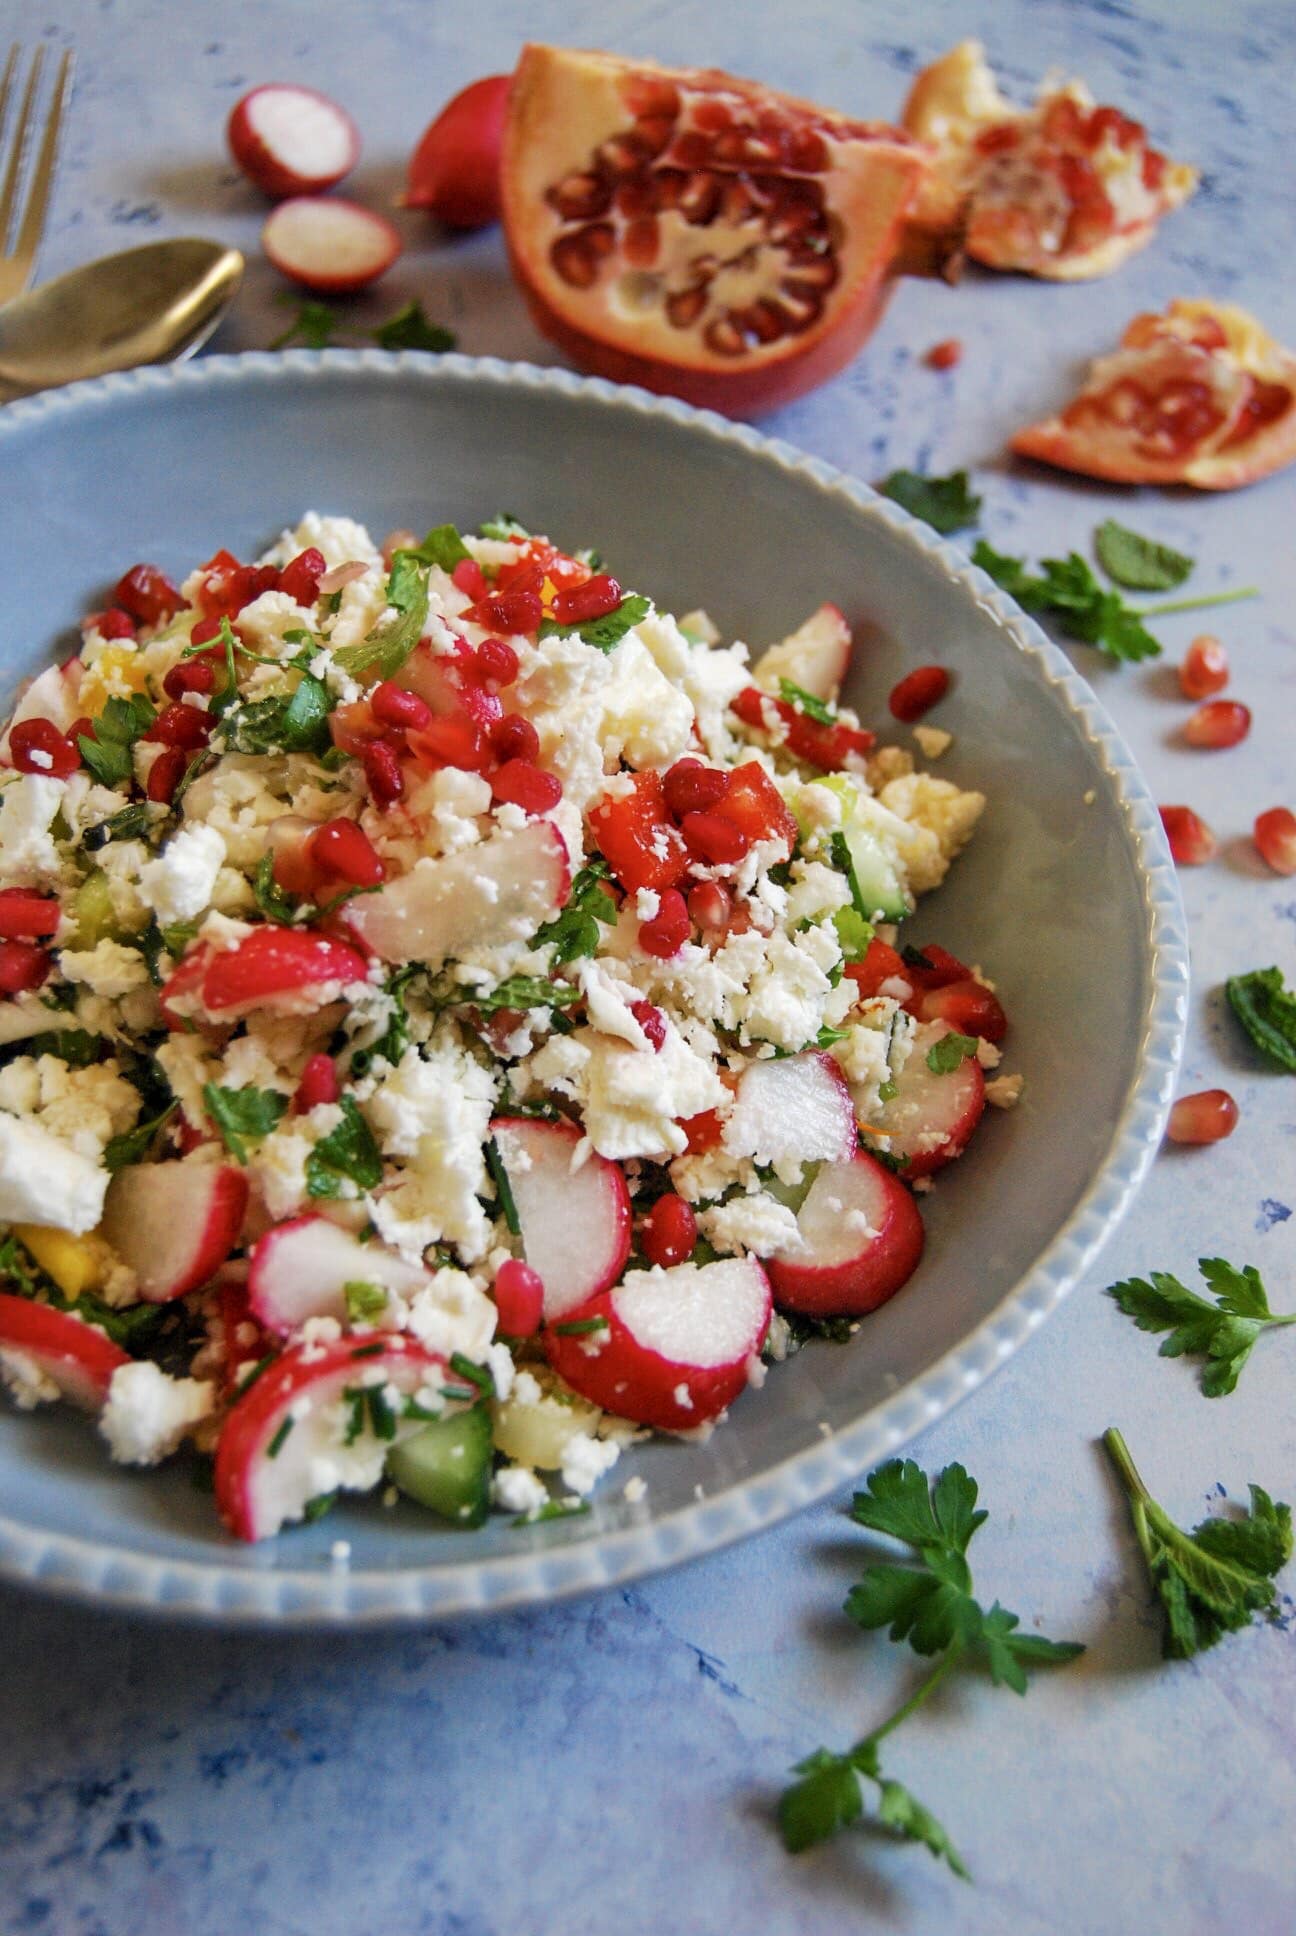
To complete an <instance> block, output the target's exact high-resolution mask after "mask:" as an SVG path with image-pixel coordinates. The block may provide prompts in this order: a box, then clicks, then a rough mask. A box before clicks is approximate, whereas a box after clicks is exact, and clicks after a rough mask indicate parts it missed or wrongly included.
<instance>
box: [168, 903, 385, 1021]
mask: <svg viewBox="0 0 1296 1936" xmlns="http://www.w3.org/2000/svg"><path fill="white" fill-rule="evenodd" d="M187 965H188V964H187V961H186V962H182V963H181V965H180V968H179V969H178V970H177V972H176V974H175V975H173V976H172V978H171V980H170V981H169V982H168V983H167V985H166V988H165V990H164V991H163V992H164V994H165V996H166V997H167V998H168V1001H169V1002H170V1005H171V1006H172V1007H173V1008H174V1007H175V1000H174V992H173V991H174V989H175V986H176V983H177V981H178V980H179V977H180V976H181V975H183V974H184V972H185V969H186V967H187ZM367 972H368V971H367V968H366V965H365V959H364V956H363V955H361V954H359V953H358V952H357V951H356V949H354V948H351V947H348V946H347V944H346V942H345V941H334V940H331V939H330V938H329V937H328V936H327V935H322V934H312V933H308V932H307V931H306V930H304V929H302V928H281V927H275V926H272V925H271V924H270V923H269V922H267V923H265V925H264V926H262V927H258V928H254V929H253V930H252V933H251V934H249V935H245V936H244V937H243V939H242V940H241V941H240V942H239V943H238V944H237V946H235V947H233V948H223V949H221V950H219V951H218V952H217V953H214V954H212V955H210V956H209V958H208V960H207V963H206V965H205V968H204V971H203V975H202V979H201V983H200V989H199V999H200V1001H201V1005H202V1007H203V1008H204V1009H205V1010H206V1011H207V1013H208V1014H209V1015H212V1016H215V1017H217V1018H218V1019H219V1020H220V1021H222V1022H232V1021H235V1020H236V1019H237V1018H238V1017H239V1016H242V1015H246V1014H248V1013H249V1011H250V1010H252V1009H256V1008H277V1009H281V1010H283V1011H285V1012H286V1013H289V1014H301V1013H303V1012H307V1011H311V1010H314V1009H316V1008H322V1007H323V1006H324V1005H325V1003H327V1002H331V1001H336V1000H337V997H338V995H339V994H340V993H341V991H342V989H343V988H346V987H349V986H352V985H354V984H355V983H356V982H363V981H364V980H365V979H366V976H367ZM180 1012H181V1013H183V1010H181V1011H180Z"/></svg>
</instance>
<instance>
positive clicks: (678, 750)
mask: <svg viewBox="0 0 1296 1936" xmlns="http://www.w3.org/2000/svg"><path fill="white" fill-rule="evenodd" d="M850 651H851V637H850V632H849V629H848V626H847V623H846V621H845V619H844V618H843V616H842V614H841V613H840V612H839V611H838V610H837V609H836V607H834V606H832V605H830V604H824V605H822V606H820V608H819V609H818V610H817V611H815V612H814V613H813V614H812V615H811V616H810V617H809V618H808V619H807V620H806V622H805V623H804V624H803V625H802V626H801V627H800V628H799V629H798V630H797V631H796V632H794V633H793V634H792V635H791V636H789V637H787V638H785V639H783V640H781V641H780V642H778V643H777V644H774V645H771V646H770V647H768V649H766V650H764V651H763V652H761V653H760V654H759V655H758V656H757V657H756V659H755V662H754V663H751V662H749V654H748V651H747V649H746V647H745V646H744V645H742V644H740V643H739V644H729V645H725V644H721V643H720V641H719V639H718V636H717V634H716V631H715V628H714V627H713V625H712V624H711V622H710V621H709V620H708V618H707V617H706V615H705V614H704V613H700V612H694V613H690V614H687V615H685V616H684V617H682V618H680V619H678V620H677V619H676V618H674V617H672V616H671V615H669V614H668V613H666V612H664V611H661V610H658V609H657V608H656V607H655V605H654V604H653V603H652V601H651V600H650V599H649V598H648V597H646V596H643V595H640V594H638V593H633V592H627V591H626V590H624V589H623V587H622V586H621V585H620V583H619V582H618V581H617V580H616V579H615V578H614V577H612V576H611V575H610V573H609V571H608V570H607V569H605V567H604V565H603V563H602V561H601V560H600V559H599V558H598V557H597V556H596V555H595V554H593V553H591V552H576V553H574V554H572V553H567V552H564V551H562V550H561V549H559V548H558V547H557V546H556V545H555V544H552V543H550V542H549V540H548V539H546V538H544V537H539V536H535V535H533V534H531V533H529V532H527V531H526V530H524V529H523V528H522V527H521V526H520V525H519V524H517V523H516V521H514V520H512V519H509V518H501V519H497V520H495V521H493V522H492V523H490V524H488V525H486V526H484V527H483V528H482V530H481V532H480V533H479V534H476V535H461V533H460V532H459V531H458V530H457V529H456V528H454V527H453V526H450V525H442V526H439V527H437V528H436V529H435V530H433V531H431V532H429V533H428V534H427V536H426V537H424V538H422V539H419V538H418V537H417V535H416V534H414V533H412V532H395V533H392V534H390V535H389V536H388V538H387V539H386V540H385V542H384V543H382V544H381V545H379V544H376V543H375V542H374V541H373V539H372V538H371V537H370V535H369V534H368V533H367V532H366V531H365V530H364V529H363V528H362V526H361V525H360V524H358V523H356V522H354V521H352V520H351V519H349V518H346V517H338V516H320V515H318V514H315V513H308V514H307V515H306V516H305V517H304V518H303V519H302V520H301V522H300V523H299V525H298V526H297V527H296V528H295V529H294V530H292V531H288V532H285V533H284V535H283V536H282V538H281V539H280V540H279V542H278V543H277V544H276V545H274V546H273V547H272V548H271V549H270V550H269V551H268V552H267V553H266V554H265V556H264V557H263V558H262V559H261V560H260V561H259V562H257V563H255V564H246V563H243V562H241V561H240V560H238V559H237V558H236V557H234V556H233V555H232V554H231V553H229V552H226V551H217V552H216V554H215V555H214V556H213V557H212V558H210V559H209V560H208V561H207V562H206V563H205V564H202V565H200V566H198V567H197V568H196V569H195V570H194V571H193V572H192V573H191V574H190V576H189V577H188V578H186V579H185V581H184V582H183V584H181V585H178V586H177V585H175V584H173V583H172V582H171V581H170V580H168V579H167V578H166V577H165V576H164V575H163V573H162V572H161V571H159V570H158V569H157V568H156V567H153V566H150V565H137V566H135V567H133V568H132V569H131V570H129V571H128V572H127V573H126V574H125V576H124V577H123V578H122V579H121V580H120V582H119V583H118V584H117V586H116V587H115V589H114V592H113V595H112V601H111V603H110V604H109V606H108V607H107V608H106V609H104V610H102V611H99V612H96V613H94V614H91V615H90V616H89V617H87V619H86V620H85V623H84V627H83V637H82V645H81V649H80V651H79V652H78V654H77V655H76V656H75V657H74V658H71V659H69V660H68V661H67V662H66V663H64V664H62V665H58V666H52V667H50V668H48V669H47V670H46V671H44V672H42V673H41V674H40V675H39V676H38V677H37V678H36V679H34V680H33V681H32V682H31V684H30V685H29V686H28V687H27V689H26V690H25V692H24V693H23V694H22V696H21V697H20V699H19V701H18V704H17V706H16V709H15V711H14V714H13V717H12V719H11V720H10V722H9V725H8V726H7V728H6V729H5V732H4V735H3V737H2V738H0V759H2V760H3V762H4V764H3V767H0V1273H2V1275H3V1283H2V1284H0V1372H2V1373H3V1376H4V1380H5V1382H6V1384H7V1385H8V1388H9V1390H10V1392H11V1394H12V1396H13V1398H14V1399H15V1400H16V1401H17V1403H18V1404H19V1405H20V1406H24V1407H32V1406H36V1405H40V1404H43V1403H44V1402H46V1401H49V1400H54V1399H57V1398H60V1397H61V1398H65V1399H68V1400H70V1401H72V1402H73V1403H74V1404H78V1405H80V1406H82V1407H84V1408H85V1409H86V1410H88V1411H90V1412H92V1413H93V1414H94V1415H95V1417H96V1419H97V1424H98V1429H99V1431H100V1433H101V1434H102V1437H103V1439H104V1441H105V1444H106V1448H107V1450H108V1452H109V1453H110V1454H111V1456H112V1457H113V1458H114V1459H117V1460H119V1461H122V1462H124V1463H127V1464H137V1465H149V1464H153V1463H155V1462H157V1461H159V1460H161V1459H164V1458H166V1457H168V1456H170V1455H171V1454H172V1453H174V1452H176V1451H177V1450H178V1449H179V1448H180V1447H181V1446H182V1445H184V1444H189V1445H190V1446H192V1447H193V1448H194V1449H195V1451H196V1453H197V1454H198V1455H200V1456H201V1457H203V1458H204V1459H208V1460H210V1466H211V1473H212V1481H213V1487H214V1497H215V1505H216V1508H217V1510H218V1512H219V1514H220V1517H221V1519H222V1521H223V1522H224V1524H225V1526H226V1527H227V1528H228V1529H229V1531H230V1532H231V1533H232V1534H233V1535H235V1536H236V1537H238V1538H241V1539H246V1540H257V1539H262V1538H266V1537H269V1536H271V1535H274V1534H276V1533H277V1532H279V1531H280V1529H281V1528H283V1527H284V1526H286V1525H289V1524H291V1523H292V1522H295V1521H300V1520H302V1519H313V1518H316V1517H318V1516H319V1515H320V1514H321V1513H323V1512H324V1511H326V1510H327V1509H328V1507H329V1506H330V1505H331V1504H332V1502H333V1500H334V1499H335V1498H336V1497H337V1496H338V1495H339V1493H341V1492H343V1491H361V1492H363V1491H380V1492H382V1493H383V1495H384V1496H386V1497H392V1496H398V1495H400V1494H404V1495H406V1496H408V1497H409V1498H412V1499H414V1500H416V1501H419V1502H420V1503H422V1504H423V1505H425V1506H426V1507H428V1508H429V1509H430V1510H431V1511H432V1512H433V1513H435V1514H436V1515H438V1517H439V1520H440V1522H441V1523H443V1524H445V1523H449V1524H454V1525H460V1526H475V1525H479V1524H481V1523H482V1521H483V1520H484V1518H485V1517H486V1515H487V1513H488V1512H489V1511H490V1510H491V1509H492V1508H495V1509H499V1510H503V1511H505V1512H508V1513H512V1514H514V1515H518V1516H522V1517H524V1518H527V1519H534V1518H536V1517H540V1516H545V1515H549V1514H553V1513H561V1512H564V1511H568V1510H574V1509H579V1507H580V1504H581V1502H582V1501H583V1500H584V1499H585V1498H586V1496H587V1495H588V1494H589V1493H590V1492H591V1491H592V1489H593V1488H594V1487H595V1485H596V1484H597V1483H598V1482H599V1481H600V1480H601V1479H602V1477H603V1475H604V1474H606V1473H607V1472H608V1471H609V1469H610V1468H611V1467H612V1466H613V1465H614V1464H615V1462H616V1459H617V1457H618V1455H619V1453H620V1450H621V1449H622V1447H623V1446H624V1445H625V1444H626V1443H627V1442H628V1441H630V1440H632V1439H634V1438H636V1437H640V1436H643V1435H645V1434H647V1433H651V1432H661V1433H676V1434H680V1433H688V1434H694V1435H697V1434H701V1435H705V1434H707V1433H709V1432H710V1431H711V1430H712V1429H713V1428H714V1427H715V1425H716V1424H717V1422H718V1421H720V1420H722V1418H723V1416H724V1414H725V1413H726V1412H727V1411H728V1409H729V1408H730V1407H731V1406H733V1405H734V1404H735V1403H741V1404H744V1405H747V1404H758V1403H759V1402H760V1398H759V1389H758V1388H759V1387H760V1386H761V1385H762V1384H763V1382H764V1380H765V1377H766V1374H767V1371H768V1369H769V1367H770V1365H771V1364H772V1363H776V1362H777V1361H778V1360H780V1359H782V1358H785V1357H786V1356H787V1355H788V1354H789V1352H791V1351H793V1350H795V1349H796V1348H797V1347H798V1346H799V1344H800V1343H801V1342H803V1341H804V1339H805V1338H806V1337H807V1336H808V1335H811V1334H813V1332H814V1331H815V1330H821V1331H822V1330H827V1331H828V1332H830V1333H831V1334H834V1335H840V1334H842V1333H844V1332H848V1331H850V1330H852V1329H854V1328H856V1327H857V1325H858V1323H859V1320H860V1319H861V1318H863V1317H864V1316H865V1315H866V1314H867V1313H868V1312H869V1311H871V1310H873V1309H875V1308H876V1307H877V1306H878V1305H879V1304H881V1303H882V1302H883V1301H884V1300H886V1299H887V1298H889V1297H890V1296H892V1295H893V1294H894V1293H895V1292H896V1291H898V1290H899V1289H900V1288H901V1286H902V1285H903V1284H904V1283H905V1282H906V1281H907V1280H908V1279H909V1277H910V1276H911V1275H912V1273H913V1272H914V1270H915V1269H916V1268H917V1266H918V1264H919V1260H920V1258H921V1254H922V1248H923V1225H922V1217H921V1211H920V1207H919V1205H920V1201H921V1197H922V1194H923V1193H924V1191H926V1190H928V1189H930V1188H931V1181H930V1179H931V1178H932V1176H933V1175H934V1173H935V1172H937V1171H938V1170H939V1169H940V1168H941V1167H942V1166H944V1165H945V1164H947V1163H949V1162H950V1161H951V1160H953V1159H954V1158H956V1157H958V1156H959V1155H960V1154H961V1152H962V1151H963V1149H964V1148H965V1147H966V1145H967V1143H968V1141H969V1139H970V1138H971V1136H972V1134H973V1133H974V1131H975V1130H976V1128H977V1126H978V1124H979V1122H980V1121H981V1118H982V1115H983V1112H984V1109H985V1105H986V1103H987V1101H990V1102H992V1103H994V1102H997V1103H1000V1104H1003V1105H1008V1104H1011V1103H1012V1102H1013V1101H1015V1100H1016V1096H1017V1093H1018V1091H1019V1089H1020V1079H1019V1078H1017V1077H1014V1076H1004V1075H994V1074H993V1073H992V1072H993V1071H994V1070H995V1068H996V1066H997V1064H998V1062H999V1059H1000V1047H999V1044H1000V1043H1001V1042H1002V1040H1003V1037H1004V1034H1005V1031H1006V1027H1007V1023H1006V1018H1005V1016H1004V1012H1003V1010H1002V1008H1001V1006H1000V1004H999V1001H998V999H997V997H996V995H995V992H994V988H993V985H992V984H991V983H990V982H989V981H988V980H986V978H985V977H984V976H983V975H982V973H981V971H980V969H979V968H978V967H975V966H972V965H969V964H966V963H964V962H962V961H960V960H959V959H958V958H957V957H956V956H954V955H953V954H951V953H949V952H948V951H947V950H945V949H944V948H943V947H941V946H939V945H937V944H935V943H933V942H929V941H926V940H924V942H923V944H922V945H921V946H920V947H915V946H912V945H906V943H905V941H904V940H903V939H902V937H901V935H900V933H899V928H900V924H901V923H902V922H904V921H905V920H906V919H907V918H908V917H909V916H910V915H911V914H912V913H913V911H914V909H915V906H916V904H917V901H918V898H919V897H920V896H922V895H924V894H926V893H927V892H929V891H930V890H932V889H934V888H936V887H938V886H939V884H940V882H941V880H942V879H943V878H944V876H945V874H946V872H947V870H948V868H949V866H950V863H951V861H952V860H953V859H954V858H955V856H956V855H957V853H958V852H959V850H960V849H961V848H962V847H963V845H964V844H965V843H966V842H967V840H968V839H969V838H970V837H971V835H972V833H973V831H974V828H975V826H976V823H977V821H978V819H979V817H980V815H981V813H982V811H983V808H984V805H985V800H984V797H983V795H982V794H980V793H978V792H971V791H965V790H961V789H960V788H958V787H957V786H955V785H953V784H952V783H950V782H948V781H945V780H943V779H941V778H939V777H938V776H936V775H934V774H933V773H931V772H930V771H927V770H922V769H920V767H919V766H918V764H917V763H916V761H915V757H914V755H913V753H912V752H911V751H909V750H908V749H907V748H906V747H903V746H898V745H889V746H887V745H879V744H878V743H877V741H876V738H875V735H874V733H873V731H872V730H870V729H869V727H867V726H866V725H864V724H862V723H861V722H860V720H859V718H858V717H857V716H856V714H855V713H853V712H852V711H850V710H848V709H846V708H844V707H841V706H839V705H838V704H837V703H836V702H837V694H838V691H839V688H840V685H841V682H842V679H843V676H844V674H845V672H846V668H847V665H848V661H849V657H850ZM945 683H947V680H946V679H945V677H944V675H941V674H940V673H939V672H938V671H937V669H936V668H931V667H927V668H920V669H919V671H918V672H916V673H914V674H911V675H910V677H909V678H908V679H906V680H904V681H902V682H901V686H900V687H897V688H896V691H895V692H894V693H893V694H892V711H893V713H894V714H895V715H896V717H897V718H900V719H905V720H908V721H912V720H913V719H914V718H915V717H916V716H917V715H918V714H919V713H920V712H921V711H922V710H923V709H924V708H925V706H926V705H928V704H929V703H931V701H932V700H933V699H934V698H936V697H937V696H938V695H939V693H940V691H941V690H943V686H944V684H945ZM915 737H916V739H917V742H918V745H919V748H920V750H921V751H922V752H923V753H924V754H925V755H926V756H927V757H928V758H937V757H939V754H940V753H941V752H942V751H943V750H944V747H945V745H947V744H948V738H949V736H948V735H947V734H944V733H942V732H940V731H939V730H938V729H935V728H931V727H927V726H918V727H916V728H915ZM748 1387H752V1388H753V1389H752V1391H751V1392H748V1391H747V1388H748ZM630 1483H631V1485H632V1486H635V1487H638V1488H640V1489H642V1486H643V1481H642V1480H639V1479H635V1480H632V1481H631V1482H630ZM393 1489H394V1491H393Z"/></svg>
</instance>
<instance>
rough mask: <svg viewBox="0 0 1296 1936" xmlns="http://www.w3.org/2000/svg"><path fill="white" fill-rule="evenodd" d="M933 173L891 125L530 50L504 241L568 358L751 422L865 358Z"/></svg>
mask: <svg viewBox="0 0 1296 1936" xmlns="http://www.w3.org/2000/svg"><path fill="white" fill-rule="evenodd" d="M928 167H929V156H928V154H927V151H926V150H925V149H924V148H923V147H922V146H921V145H920V144H919V143H918V142H916V141H914V140H912V139H911V138H910V137H908V136H907V135H905V134H903V133H902V132H900V131H899V130H897V129H895V128H891V127H888V126H886V125H885V124H881V123H872V122H860V121H853V120H850V119H848V118H847V117H846V116H844V115H839V114H834V113H831V112H829V111H828V110H826V109H823V108H818V107H815V106H813V105H811V104H809V103H807V102H803V101H797V100H794V99H792V98H791V97H789V96H787V95H783V94H779V93H776V92H775V91H774V90H772V89H769V88H763V87H759V86H757V85H756V84H754V83H752V82H749V81H741V80H736V79H735V78H734V77H733V76H731V75H728V74H724V73H720V72H718V71H716V70H701V69H693V68H680V69H670V68H665V67H659V66H657V65H655V64H653V63H651V62H632V61H628V60H622V59H619V58H617V57H616V56H614V55H611V54H602V53H593V52H576V51H574V50H569V49H565V48H556V47H547V46H541V45H530V46H527V47H525V48H524V49H523V52H522V56H521V59H520V61H519V63H518V67H517V70H516V73H515V75H514V78H513V85H512V89H511V91H510V94H509V103H508V112H507V116H506V120H505V128H504V148H503V168H502V176H501V182H502V201H503V216H504V228H505V235H506V238H507V241H508V247H509V253H510V257H511V259H512V263H513V268H514V272H515V274H516V276H517V278H518V281H519V282H520V284H521V286H522V289H523V292H524V294H525V296H526V298H527V301H528V303H529V305H530V308H531V312H532V315H533V316H534V318H535V321H536V323H537V325H538V327H539V328H540V329H541V330H542V331H543V332H544V333H545V334H546V335H547V336H549V337H550V338H551V339H552V340H553V341H554V342H555V343H557V344H558V345H559V347H560V348H562V349H564V350H565V351H566V352H567V353H568V354H569V355H570V356H571V357H572V358H573V360H574V361H576V362H577V363H579V364H581V365H582V366H583V367H585V368H587V369H591V370H594V371H595V372H596V373H598V374H600V375H602V376H605V377H610V378H612V379H613V380H614V381H620V382H634V383H639V384H642V385H644V386H645V387H646V388H648V389H650V390H655V391H659V392H663V393H665V394H667V395H672V396H678V397H682V398H684V399H685V401H687V402H690V403H696V404H702V405H710V406H713V407H716V408H719V409H722V410H727V411H730V412H732V413H734V414H738V415H744V414H756V413H758V412H760V411H762V410H767V409H771V408H773V407H774V406H775V405H777V404H780V403H784V402H786V401H788V399H790V398H792V397H795V396H798V395H800V394H802V393H803V392H804V391H806V390H808V389H810V388H812V387H813V386H814V385H815V384H817V383H821V382H823V381H824V380H826V379H827V378H828V377H830V376H833V375H835V374H836V372H837V371H838V370H840V369H841V368H842V367H843V366H844V365H845V364H846V363H848V362H849V361H850V359H851V358H852V357H853V356H854V354H855V352H856V351H857V350H858V349H859V347H860V345H861V344H862V343H863V341H864V339H865V338H866V336H867V335H868V334H869V332H870V330H871V329H872V327H873V325H874V323H875V322H876V320H877V317H878V314H879V312H880V310H881V307H882V304H883V302H884V301H885V298H886V293H887V287H888V280H889V276H890V272H891V269H892V264H893V260H894V258H895V257H896V255H897V251H898V249H899V247H900V241H901V231H902V228H903V224H904V222H905V218H906V216H907V215H908V213H909V211H910V209H911V207H912V205H913V203H914V201H915V199H916V197H917V195H918V192H919V189H920V186H921V184H922V181H923V179H924V177H925V175H926V173H927V170H928Z"/></svg>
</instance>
